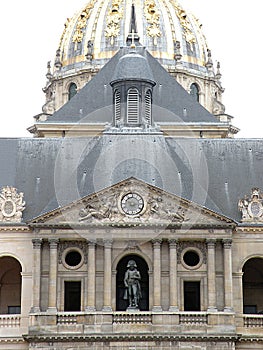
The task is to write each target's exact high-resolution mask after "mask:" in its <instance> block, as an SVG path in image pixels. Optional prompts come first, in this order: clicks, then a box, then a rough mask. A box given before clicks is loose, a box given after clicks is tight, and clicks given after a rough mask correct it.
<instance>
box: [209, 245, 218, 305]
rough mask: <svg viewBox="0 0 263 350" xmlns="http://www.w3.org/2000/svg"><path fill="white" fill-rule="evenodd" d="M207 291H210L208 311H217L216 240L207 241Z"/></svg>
mask: <svg viewBox="0 0 263 350" xmlns="http://www.w3.org/2000/svg"><path fill="white" fill-rule="evenodd" d="M206 244H207V289H208V309H207V311H210V312H211V311H212V312H213V311H214V312H215V311H217V307H216V265H215V246H216V240H215V239H207V241H206Z"/></svg>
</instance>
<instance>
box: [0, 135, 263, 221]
mask: <svg viewBox="0 0 263 350" xmlns="http://www.w3.org/2000/svg"><path fill="white" fill-rule="evenodd" d="M0 162H1V163H0V164H1V170H0V187H3V186H7V185H9V186H14V187H16V188H17V189H18V191H19V192H23V193H24V195H25V201H26V209H25V211H24V213H23V217H24V221H25V222H27V221H29V220H31V219H32V218H34V217H37V216H39V215H40V214H41V213H46V212H48V211H50V210H52V209H56V208H57V207H58V206H63V205H66V204H69V203H70V202H72V201H73V200H76V199H79V198H80V197H84V196H86V195H88V194H91V193H94V192H97V191H99V190H102V189H104V188H106V187H109V186H111V185H113V184H116V183H118V182H119V181H121V180H124V179H127V178H129V177H131V176H133V177H135V178H138V179H140V180H142V181H144V182H146V183H149V184H151V185H154V186H156V187H159V188H161V189H164V190H165V191H168V192H170V193H173V194H176V195H178V196H181V197H183V198H185V199H188V200H191V201H193V202H195V203H197V204H199V205H201V206H204V207H206V208H208V209H211V210H213V211H215V212H217V213H219V214H223V215H225V216H227V217H229V218H231V219H234V220H236V221H240V219H241V214H240V213H239V212H238V208H237V203H238V200H239V199H240V198H243V197H244V196H245V195H249V194H250V192H251V188H252V187H259V188H263V175H262V173H263V172H262V170H263V140H256V139H251V140H248V139H244V140H243V139H236V140H233V139H174V138H164V137H163V136H162V135H146V136H145V135H103V136H101V137H95V138H75V139H73V138H65V139H62V138H60V139H37V138H35V139H26V138H24V139H23V138H22V139H0Z"/></svg>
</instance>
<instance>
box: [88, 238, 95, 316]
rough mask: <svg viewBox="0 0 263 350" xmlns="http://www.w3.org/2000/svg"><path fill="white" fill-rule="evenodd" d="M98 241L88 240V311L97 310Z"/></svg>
mask: <svg viewBox="0 0 263 350" xmlns="http://www.w3.org/2000/svg"><path fill="white" fill-rule="evenodd" d="M95 254H96V243H95V241H89V242H88V283H87V305H86V311H88V312H92V311H96V307H95V305H96V255H95Z"/></svg>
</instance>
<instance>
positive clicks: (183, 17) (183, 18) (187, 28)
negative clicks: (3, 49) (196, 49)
mask: <svg viewBox="0 0 263 350" xmlns="http://www.w3.org/2000/svg"><path fill="white" fill-rule="evenodd" d="M171 3H172V4H173V6H174V9H175V13H176V16H177V17H178V19H179V21H180V24H181V26H182V28H183V35H184V38H185V40H186V41H187V42H188V43H189V44H190V47H191V49H193V44H194V43H195V42H196V38H195V35H194V32H193V30H192V26H191V23H190V21H189V19H188V18H187V14H186V12H185V11H184V10H183V8H182V7H181V6H180V5H179V4H178V2H177V1H176V0H171Z"/></svg>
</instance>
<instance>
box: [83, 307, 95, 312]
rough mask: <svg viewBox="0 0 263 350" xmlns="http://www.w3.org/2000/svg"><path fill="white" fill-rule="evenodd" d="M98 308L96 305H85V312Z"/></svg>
mask: <svg viewBox="0 0 263 350" xmlns="http://www.w3.org/2000/svg"><path fill="white" fill-rule="evenodd" d="M95 311H96V308H95V306H87V307H85V312H95Z"/></svg>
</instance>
